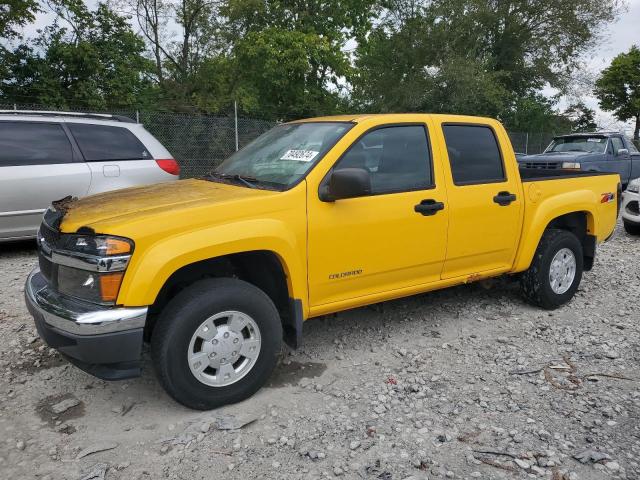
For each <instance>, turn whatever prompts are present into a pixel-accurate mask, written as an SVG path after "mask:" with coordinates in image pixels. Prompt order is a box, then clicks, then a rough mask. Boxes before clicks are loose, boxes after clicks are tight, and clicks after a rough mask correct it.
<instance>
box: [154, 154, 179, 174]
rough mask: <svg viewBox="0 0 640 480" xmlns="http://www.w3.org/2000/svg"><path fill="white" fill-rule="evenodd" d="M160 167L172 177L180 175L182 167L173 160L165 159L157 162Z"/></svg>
mask: <svg viewBox="0 0 640 480" xmlns="http://www.w3.org/2000/svg"><path fill="white" fill-rule="evenodd" d="M156 163H157V164H158V166H159V167H160V168H161V169H162V170H164V171H165V172H167V173H170V174H171V175H180V165H178V162H176V161H175V159H173V158H163V159H160V160H156Z"/></svg>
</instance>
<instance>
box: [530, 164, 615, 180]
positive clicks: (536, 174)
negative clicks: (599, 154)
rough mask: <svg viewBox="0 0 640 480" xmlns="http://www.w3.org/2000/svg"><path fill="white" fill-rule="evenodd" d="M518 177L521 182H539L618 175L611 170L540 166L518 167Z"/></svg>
mask: <svg viewBox="0 0 640 480" xmlns="http://www.w3.org/2000/svg"><path fill="white" fill-rule="evenodd" d="M519 170H520V179H521V180H522V182H523V183H524V182H540V181H544V180H556V179H559V178H581V177H596V176H600V175H618V174H617V173H613V172H583V171H581V170H562V169H557V170H543V169H540V168H523V167H520V169H519Z"/></svg>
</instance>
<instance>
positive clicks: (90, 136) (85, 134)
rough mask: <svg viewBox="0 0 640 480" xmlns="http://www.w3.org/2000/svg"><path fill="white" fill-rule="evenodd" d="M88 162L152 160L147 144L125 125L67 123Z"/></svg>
mask: <svg viewBox="0 0 640 480" xmlns="http://www.w3.org/2000/svg"><path fill="white" fill-rule="evenodd" d="M67 125H68V127H69V130H71V133H72V134H73V136H74V137H75V139H76V142H78V146H79V147H80V151H81V152H82V155H84V159H85V160H86V161H88V162H103V161H113V160H151V159H152V157H151V155H150V154H149V152H148V151H147V149H146V148H145V146H144V145H143V144H142V143H141V142H140V140H138V139H137V138H136V136H135V135H134V134H133V133H131V132H130V131H129V130H128V129H126V128H123V127H112V126H108V125H90V124H84V123H67Z"/></svg>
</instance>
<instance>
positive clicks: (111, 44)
mask: <svg viewBox="0 0 640 480" xmlns="http://www.w3.org/2000/svg"><path fill="white" fill-rule="evenodd" d="M56 7H57V9H58V18H57V20H56V21H55V22H54V23H53V24H52V25H50V26H48V27H46V28H45V29H43V30H42V31H41V32H40V34H39V36H38V37H37V38H36V39H35V42H33V43H31V44H28V43H23V44H21V45H19V46H18V47H17V48H16V49H15V50H13V51H12V52H9V53H8V54H7V55H6V57H5V62H4V64H5V67H6V69H7V71H8V76H9V78H11V81H10V82H5V83H4V84H3V85H2V86H1V87H0V88H1V96H2V98H3V99H4V100H5V101H7V100H8V101H11V102H16V103H39V104H42V105H47V106H51V107H57V108H71V107H85V108H91V109H97V110H101V109H106V108H107V107H109V108H122V107H131V106H133V105H137V104H139V102H140V99H141V98H143V97H144V94H145V90H147V89H149V87H150V83H149V81H148V80H147V79H145V74H146V73H147V71H148V70H149V62H148V60H146V59H145V58H144V57H143V56H142V53H143V51H144V48H145V46H144V42H143V41H142V39H141V38H140V37H138V36H137V35H136V34H135V33H134V32H133V31H132V30H131V27H130V25H129V23H128V22H127V19H126V18H124V17H121V16H119V15H117V14H116V13H114V12H113V11H112V10H110V9H109V7H108V6H107V5H106V4H98V7H97V9H96V10H95V11H93V12H92V11H89V10H88V9H87V8H86V6H85V5H84V2H81V1H67V2H65V3H60V4H56ZM60 23H64V26H61V25H60Z"/></svg>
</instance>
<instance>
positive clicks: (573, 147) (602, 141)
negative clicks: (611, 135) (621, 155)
mask: <svg viewBox="0 0 640 480" xmlns="http://www.w3.org/2000/svg"><path fill="white" fill-rule="evenodd" d="M606 147H607V139H606V138H604V137H563V138H556V139H555V140H554V141H553V142H551V145H549V146H548V147H547V150H546V151H545V153H548V152H584V153H603V152H604V149H605V148H606Z"/></svg>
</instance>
